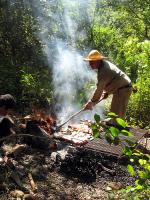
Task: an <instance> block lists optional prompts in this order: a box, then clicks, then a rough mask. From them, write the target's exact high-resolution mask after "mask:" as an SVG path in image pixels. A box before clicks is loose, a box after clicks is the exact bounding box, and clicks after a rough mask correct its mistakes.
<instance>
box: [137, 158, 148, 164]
mask: <svg viewBox="0 0 150 200" xmlns="http://www.w3.org/2000/svg"><path fill="white" fill-rule="evenodd" d="M139 163H140V165H145V164H146V163H147V161H146V160H143V159H139Z"/></svg>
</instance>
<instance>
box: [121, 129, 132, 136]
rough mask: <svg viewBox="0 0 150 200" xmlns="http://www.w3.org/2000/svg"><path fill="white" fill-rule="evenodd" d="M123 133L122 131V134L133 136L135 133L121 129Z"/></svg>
mask: <svg viewBox="0 0 150 200" xmlns="http://www.w3.org/2000/svg"><path fill="white" fill-rule="evenodd" d="M121 133H122V135H125V136H133V133H131V132H129V131H127V130H121Z"/></svg>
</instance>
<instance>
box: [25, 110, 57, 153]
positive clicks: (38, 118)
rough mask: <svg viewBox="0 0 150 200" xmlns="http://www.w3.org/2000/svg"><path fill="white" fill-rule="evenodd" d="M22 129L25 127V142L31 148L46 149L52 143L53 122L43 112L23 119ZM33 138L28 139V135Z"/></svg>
mask: <svg viewBox="0 0 150 200" xmlns="http://www.w3.org/2000/svg"><path fill="white" fill-rule="evenodd" d="M24 123H25V125H24V124H23V125H22V127H25V133H26V135H27V136H26V137H25V142H26V143H27V144H29V145H31V146H33V147H35V148H36V147H37V148H41V149H48V148H49V147H50V144H51V143H52V142H53V141H52V138H53V132H54V131H53V126H54V125H55V123H56V122H55V120H54V119H52V118H51V117H50V116H47V115H46V114H44V113H43V112H35V113H34V114H33V115H28V116H26V117H24ZM29 134H30V135H32V136H33V137H32V138H31V137H28V135H29Z"/></svg>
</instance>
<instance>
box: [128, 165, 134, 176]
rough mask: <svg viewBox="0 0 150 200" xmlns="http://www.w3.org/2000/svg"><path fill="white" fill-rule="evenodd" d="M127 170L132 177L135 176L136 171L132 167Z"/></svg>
mask: <svg viewBox="0 0 150 200" xmlns="http://www.w3.org/2000/svg"><path fill="white" fill-rule="evenodd" d="M127 169H128V172H129V173H130V175H131V176H135V171H134V168H133V166H132V165H128V166H127Z"/></svg>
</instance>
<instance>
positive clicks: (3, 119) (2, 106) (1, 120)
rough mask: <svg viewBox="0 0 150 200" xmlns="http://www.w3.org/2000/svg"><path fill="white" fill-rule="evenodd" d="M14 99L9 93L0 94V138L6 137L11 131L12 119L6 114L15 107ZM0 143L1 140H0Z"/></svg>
mask: <svg viewBox="0 0 150 200" xmlns="http://www.w3.org/2000/svg"><path fill="white" fill-rule="evenodd" d="M15 104H16V101H15V99H14V97H13V96H12V95H10V94H5V95H0V138H3V137H6V136H8V135H10V134H12V133H14V132H13V129H12V128H13V125H14V123H13V121H12V119H11V118H10V117H8V114H9V113H10V112H11V110H12V109H13V108H14V107H15ZM0 144H1V142H0Z"/></svg>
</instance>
